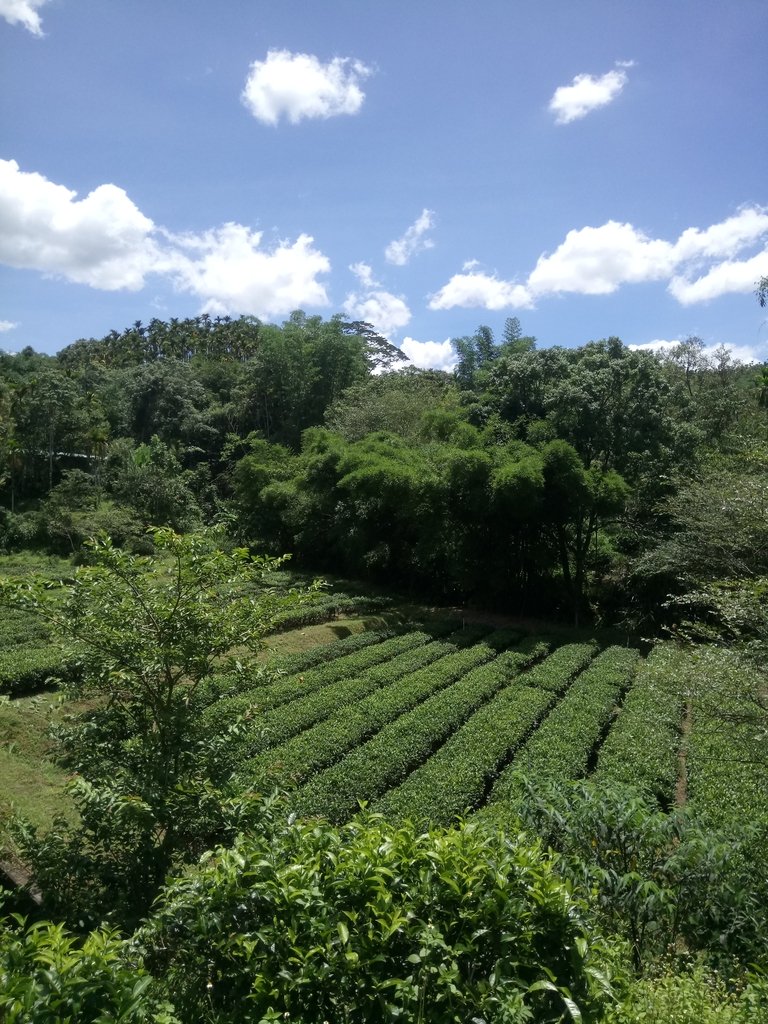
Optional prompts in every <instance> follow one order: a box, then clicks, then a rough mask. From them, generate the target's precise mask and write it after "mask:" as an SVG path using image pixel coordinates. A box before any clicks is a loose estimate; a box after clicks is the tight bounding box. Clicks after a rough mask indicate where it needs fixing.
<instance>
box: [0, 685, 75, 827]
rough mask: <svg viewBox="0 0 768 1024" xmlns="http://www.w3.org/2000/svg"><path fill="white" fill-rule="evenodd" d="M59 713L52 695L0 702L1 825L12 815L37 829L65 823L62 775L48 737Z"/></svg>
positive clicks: (69, 810) (67, 804) (68, 810)
mask: <svg viewBox="0 0 768 1024" xmlns="http://www.w3.org/2000/svg"><path fill="white" fill-rule="evenodd" d="M59 713H60V705H59V702H58V700H57V698H56V697H55V696H53V695H51V694H45V695H42V696H37V697H21V698H19V699H18V700H14V701H8V700H6V701H2V702H0V793H1V794H2V795H0V823H1V822H2V819H3V818H5V817H7V816H8V815H10V814H12V813H13V812H14V811H16V812H18V813H20V814H22V815H23V816H24V817H26V818H28V819H29V820H30V821H31V822H32V824H34V825H36V826H38V827H39V828H46V827H47V826H48V825H50V824H51V822H52V821H53V819H54V817H55V816H56V815H57V814H64V815H66V816H67V817H70V816H71V815H72V814H73V806H72V803H71V801H70V800H69V797H68V796H67V795H66V794H65V793H64V785H65V783H66V781H67V777H68V776H67V773H66V772H64V771H63V770H62V769H61V768H59V767H58V766H57V765H55V764H54V763H53V761H52V760H51V756H50V755H51V741H50V740H49V738H48V731H49V728H50V725H51V722H52V721H53V720H54V718H55V716H57V715H58V714H59Z"/></svg>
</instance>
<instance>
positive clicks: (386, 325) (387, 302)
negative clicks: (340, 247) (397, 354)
mask: <svg viewBox="0 0 768 1024" xmlns="http://www.w3.org/2000/svg"><path fill="white" fill-rule="evenodd" d="M349 269H350V270H351V271H352V273H353V274H354V275H355V277H356V278H357V280H358V282H359V284H360V289H359V290H358V291H354V292H349V293H348V295H347V297H346V299H345V300H344V306H343V309H344V312H345V313H346V314H347V316H348V317H351V318H352V319H353V320H365V321H366V323H369V324H372V325H373V326H374V327H375V328H376V330H377V331H378V332H379V334H383V335H384V337H385V338H389V337H390V336H391V335H392V334H394V333H395V332H396V331H398V330H399V329H400V328H401V327H405V325H406V324H407V323H408V322H409V321H410V319H411V311H410V309H409V308H408V304H407V303H406V301H405V299H404V298H403V297H402V296H400V295H393V294H392V292H388V291H386V290H385V289H384V287H383V286H382V284H381V283H380V282H379V281H377V280H376V278H375V277H374V276H373V270H372V269H371V267H370V265H369V264H368V263H364V262H363V261H362V260H361V261H360V262H359V263H353V264H352V265H351V266H350V268H349Z"/></svg>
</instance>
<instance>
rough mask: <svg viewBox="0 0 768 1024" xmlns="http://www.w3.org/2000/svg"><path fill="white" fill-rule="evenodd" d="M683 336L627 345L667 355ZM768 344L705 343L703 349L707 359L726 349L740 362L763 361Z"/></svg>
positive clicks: (631, 347)
mask: <svg viewBox="0 0 768 1024" xmlns="http://www.w3.org/2000/svg"><path fill="white" fill-rule="evenodd" d="M681 341H682V339H681V338H677V339H675V340H672V341H670V340H667V339H664V338H656V339H654V340H653V341H644V342H642V343H640V344H637V345H628V346H627V347H628V348H630V349H632V351H633V352H657V353H659V355H665V354H668V353H669V352H671V351H672V349H674V348H676V347H677V346H678V345H679V344H680V342H681ZM767 348H768V346H766V345H763V346H755V345H705V346H704V348H703V349H702V355H703V356H704V357H705V358H707V359H717V358H718V355H719V353H721V352H722V351H723V349H725V351H727V352H728V354H729V355H730V357H731V359H733V360H734V361H736V362H739V363H762V362H764V361H765V358H766V355H767V354H768V352H767V351H766V349H767Z"/></svg>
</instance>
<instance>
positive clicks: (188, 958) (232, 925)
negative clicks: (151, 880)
mask: <svg viewBox="0 0 768 1024" xmlns="http://www.w3.org/2000/svg"><path fill="white" fill-rule="evenodd" d="M578 910H579V908H578V905H577V904H576V903H574V901H573V899H572V897H571V895H570V893H569V889H568V887H567V886H566V885H565V884H564V883H563V881H562V879H560V878H559V877H558V874H557V872H556V869H555V866H554V862H553V861H552V860H551V859H550V858H549V857H548V856H546V855H544V854H543V853H542V852H541V849H540V848H539V847H538V846H532V845H530V844H527V843H525V842H524V841H520V840H508V839H506V838H505V837H504V836H503V835H501V834H500V833H494V832H486V831H483V830H481V829H477V828H472V827H467V826H462V827H460V828H457V829H450V830H445V831H434V832H429V833H419V832H418V831H417V830H415V829H414V828H413V827H412V826H410V825H404V826H402V827H399V828H394V827H393V826H391V825H388V824H386V823H385V822H384V821H383V820H382V819H380V818H378V817H369V818H363V819H355V820H354V821H353V822H351V823H350V824H348V825H346V826H344V827H343V828H340V829H336V828H333V827H331V826H327V825H321V824H311V823H309V824H308V823H303V822H293V823H291V821H290V819H289V821H288V823H286V824H283V825H280V826H279V827H277V828H275V830H274V831H273V832H272V833H271V834H267V835H264V836H249V837H242V838H241V839H239V840H238V842H237V843H236V844H235V846H234V847H233V848H232V849H230V850H221V849H220V850H218V851H217V852H215V853H214V854H212V855H210V856H209V857H208V858H207V859H205V858H204V860H203V862H202V863H201V865H200V867H199V868H198V869H197V870H196V871H195V872H193V873H191V874H189V875H188V876H186V877H184V878H181V879H179V880H177V881H175V882H173V883H172V884H171V885H170V886H169V887H168V888H167V890H166V892H165V895H164V897H163V899H162V902H161V904H160V907H159V910H158V911H157V913H156V914H155V916H154V917H153V918H152V919H151V920H150V922H149V924H148V925H147V927H146V928H145V930H144V933H143V937H142V939H143V941H144V943H145V944H146V946H147V947H148V951H149V962H150V963H152V964H153V965H154V967H155V969H156V973H159V974H162V975H164V976H165V978H166V983H167V985H168V990H169V991H171V992H174V993H180V994H181V995H180V997H178V998H177V999H176V1006H177V1012H178V1013H179V1014H180V1016H181V1018H182V1020H183V1021H185V1022H190V1024H191V1022H193V1021H195V1022H196V1021H199V1020H202V1019H206V1020H207V1019H215V1020H216V1021H217V1024H235V1022H237V1024H257V1022H262V1021H278V1020H288V1019H290V1020H292V1021H296V1020H298V1021H302V1022H305V1024H310V1022H313V1024H314V1022H318V1024H319V1022H320V1021H334V1022H348V1024H353V1022H360V1024H363V1022H365V1024H377V1022H384V1021H392V1020H404V1021H406V1020H410V1021H417V1020H418V1021H424V1020H429V1021H430V1024H443V1022H446V1024H447V1022H449V1021H450V1022H454V1021H457V1020H467V1021H468V1020H470V1019H471V1018H473V1017H474V1018H476V1019H482V1020H485V1021H487V1022H489V1024H490V1022H498V1024H501V1022H505V1024H506V1022H509V1024H511V1022H512V1021H521V1020H530V1021H540V1022H544V1021H552V1022H554V1021H559V1020H561V1019H562V1018H563V1014H564V1013H565V1012H567V1007H568V1006H569V1005H570V1008H571V1010H572V1011H573V1013H574V1014H577V1013H578V1011H577V1009H576V1007H575V1005H574V1000H575V1001H576V1002H581V1003H583V1001H584V1000H585V999H586V997H587V995H588V975H589V970H588V966H589V965H588V959H589V952H588V942H587V938H586V936H585V935H584V934H583V931H582V928H581V926H580V923H579V913H578ZM206 1014H207V1015H206Z"/></svg>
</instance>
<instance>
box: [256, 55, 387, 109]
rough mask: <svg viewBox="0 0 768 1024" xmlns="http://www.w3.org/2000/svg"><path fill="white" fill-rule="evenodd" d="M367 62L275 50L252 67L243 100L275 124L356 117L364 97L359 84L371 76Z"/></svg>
mask: <svg viewBox="0 0 768 1024" xmlns="http://www.w3.org/2000/svg"><path fill="white" fill-rule="evenodd" d="M371 70H372V69H371V68H369V67H366V65H365V64H363V63H362V61H359V60H353V59H351V58H349V57H334V58H333V60H330V61H329V62H328V63H327V64H323V63H321V62H320V60H319V59H318V58H317V57H315V56H313V55H312V54H310V53H291V52H290V51H289V50H270V51H269V52H268V53H267V56H266V60H256V61H254V62H253V64H251V69H250V72H249V74H248V78H247V79H246V82H245V87H244V89H243V93H242V99H243V102H244V103H245V105H246V107H247V108H248V110H250V112H251V113H252V114H253V116H254V117H255V118H256V119H257V120H258V121H262V122H263V123H264V124H271V125H276V124H277V123H278V122H279V120H280V118H281V117H285V118H287V120H288V121H290V122H291V124H298V122H299V121H301V120H302V119H303V118H311V117H320V118H328V117H334V116H336V115H337V114H356V113H357V112H358V110H360V108H361V106H362V105H363V100H364V99H365V93H364V92H363V90H362V89H361V88H360V83H361V82H362V81H363V80H364V79H365V78H367V77H368V75H370V74H371Z"/></svg>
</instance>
